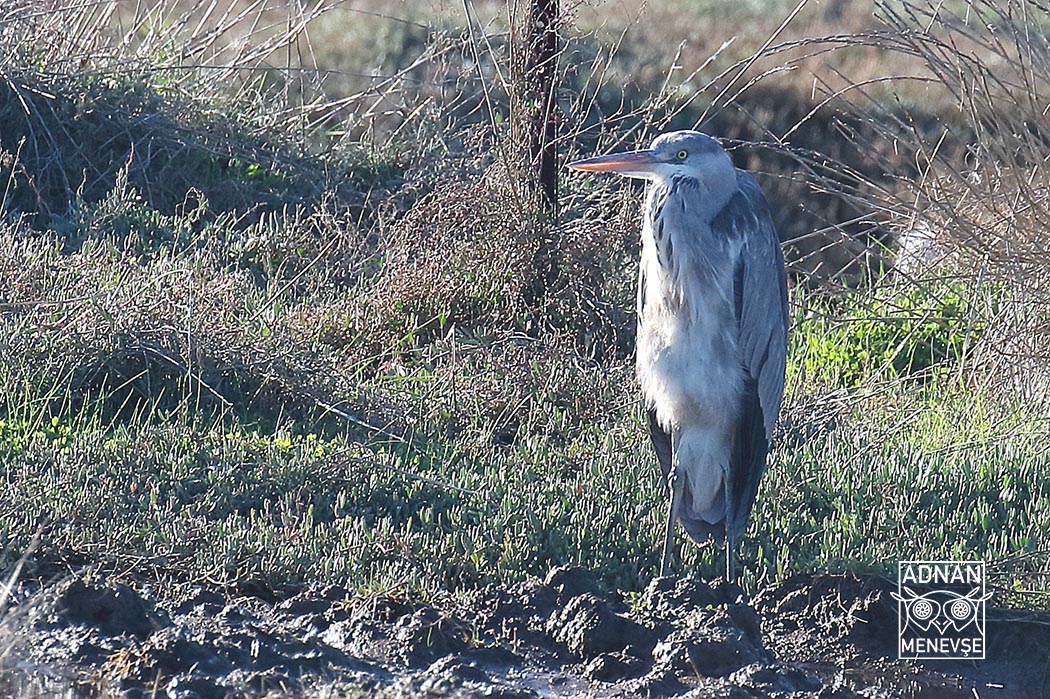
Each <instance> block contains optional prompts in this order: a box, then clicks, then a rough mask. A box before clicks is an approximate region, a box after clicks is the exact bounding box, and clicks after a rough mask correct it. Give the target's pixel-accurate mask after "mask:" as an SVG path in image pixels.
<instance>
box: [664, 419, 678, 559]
mask: <svg viewBox="0 0 1050 699" xmlns="http://www.w3.org/2000/svg"><path fill="white" fill-rule="evenodd" d="M667 490H668V495H669V496H670V497H669V500H670V504H669V505H668V507H667V528H666V529H665V530H664V552H663V557H662V559H661V560H660V575H661V576H667V575H670V574H671V557H672V556H673V555H674V524H675V520H676V519H677V518H678V505H679V503H680V502H681V501H682V483H681V481H679V479H678V430H677V429H672V430H671V471H670V472H669V473H668V474H667Z"/></svg>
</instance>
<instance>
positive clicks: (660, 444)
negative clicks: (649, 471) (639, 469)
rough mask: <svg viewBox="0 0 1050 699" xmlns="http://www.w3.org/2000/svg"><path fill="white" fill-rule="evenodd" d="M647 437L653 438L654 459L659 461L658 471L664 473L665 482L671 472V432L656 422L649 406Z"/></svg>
mask: <svg viewBox="0 0 1050 699" xmlns="http://www.w3.org/2000/svg"><path fill="white" fill-rule="evenodd" d="M649 437H650V438H651V439H652V440H653V448H654V449H656V460H657V461H659V462H660V472H661V473H663V474H664V483H666V482H667V477H668V475H670V473H671V433H670V432H668V431H667V430H665V429H664V428H663V427H661V426H660V423H659V422H657V420H656V409H655V408H649Z"/></svg>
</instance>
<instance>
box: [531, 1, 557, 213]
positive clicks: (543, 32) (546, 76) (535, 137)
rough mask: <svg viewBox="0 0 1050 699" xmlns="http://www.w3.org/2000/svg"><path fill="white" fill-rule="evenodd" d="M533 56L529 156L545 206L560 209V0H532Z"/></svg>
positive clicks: (551, 209) (550, 210) (552, 211)
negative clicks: (557, 145) (557, 109)
mask: <svg viewBox="0 0 1050 699" xmlns="http://www.w3.org/2000/svg"><path fill="white" fill-rule="evenodd" d="M529 14H530V17H529V34H530V36H529V57H528V61H527V62H526V67H525V77H526V80H531V82H532V85H531V89H530V90H529V91H530V92H531V93H532V96H531V97H532V103H533V105H535V106H534V114H533V118H532V125H531V129H530V131H531V133H530V136H531V137H530V139H529V155H531V157H532V163H533V165H534V166H535V168H537V184H538V185H539V187H540V193H541V196H542V197H543V203H544V206H545V207H546V208H547V210H548V211H549V212H550V213H554V212H556V210H558V157H556V153H555V152H554V137H555V135H556V134H555V128H556V122H555V114H554V106H555V105H554V96H555V94H556V84H555V83H556V81H558V0H532V4H531V8H530V10H529Z"/></svg>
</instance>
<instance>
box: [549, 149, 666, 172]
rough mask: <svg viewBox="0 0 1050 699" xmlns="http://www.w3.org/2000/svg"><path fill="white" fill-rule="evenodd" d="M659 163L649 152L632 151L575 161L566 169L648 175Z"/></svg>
mask: <svg viewBox="0 0 1050 699" xmlns="http://www.w3.org/2000/svg"><path fill="white" fill-rule="evenodd" d="M659 162H660V161H659V160H657V159H656V157H655V156H654V155H653V152H652V151H651V150H632V151H627V152H626V153H612V154H610V155H600V156H598V157H597V158H587V159H586V160H577V161H575V162H572V163H569V164H568V165H566V167H571V168H572V169H573V170H582V171H584V172H615V173H618V174H621V175H629V174H648V173H651V172H652V171H653V166H654V165H657V164H659Z"/></svg>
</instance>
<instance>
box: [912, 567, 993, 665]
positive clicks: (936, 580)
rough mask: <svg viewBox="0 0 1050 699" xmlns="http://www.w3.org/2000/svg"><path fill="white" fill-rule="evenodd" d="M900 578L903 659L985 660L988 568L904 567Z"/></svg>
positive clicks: (988, 596)
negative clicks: (986, 580)
mask: <svg viewBox="0 0 1050 699" xmlns="http://www.w3.org/2000/svg"><path fill="white" fill-rule="evenodd" d="M898 572H899V575H898V585H897V592H895V593H891V597H893V599H895V600H896V601H897V608H898V613H899V626H898V631H899V636H900V646H899V651H900V652H899V655H900V658H901V659H911V660H931V659H959V658H965V659H981V658H983V657H984V633H985V628H984V620H985V602H986V601H987V600H988V599H989V598H990V597H991V594H989V593H986V592H985V586H984V563H983V562H981V561H902V562H901V564H900V568H899V571H898Z"/></svg>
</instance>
